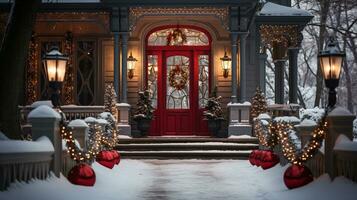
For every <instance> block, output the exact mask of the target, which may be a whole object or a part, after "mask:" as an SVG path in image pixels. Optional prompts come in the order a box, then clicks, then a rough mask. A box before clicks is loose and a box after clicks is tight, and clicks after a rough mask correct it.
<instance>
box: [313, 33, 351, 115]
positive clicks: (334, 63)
mask: <svg viewBox="0 0 357 200" xmlns="http://www.w3.org/2000/svg"><path fill="white" fill-rule="evenodd" d="M318 57H319V59H320V67H321V72H322V75H323V76H324V79H325V86H326V87H327V88H329V96H328V106H329V107H330V108H332V107H333V106H334V105H335V104H336V90H335V89H336V87H338V83H339V81H340V74H341V67H342V61H343V57H345V53H344V52H342V51H340V49H339V48H338V44H337V41H336V40H335V38H334V37H330V40H329V42H328V43H327V47H325V49H324V50H322V51H320V53H319V55H318Z"/></svg>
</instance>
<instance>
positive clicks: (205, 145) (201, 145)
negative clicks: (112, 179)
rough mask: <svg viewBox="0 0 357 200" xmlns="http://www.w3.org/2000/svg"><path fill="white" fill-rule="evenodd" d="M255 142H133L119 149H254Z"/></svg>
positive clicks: (120, 146)
mask: <svg viewBox="0 0 357 200" xmlns="http://www.w3.org/2000/svg"><path fill="white" fill-rule="evenodd" d="M258 148H259V145H258V144H253V143H228V142H194V143H189V142H186V143H131V144H118V145H117V146H116V149H117V150H119V151H192V150H236V151H237V150H253V149H258Z"/></svg>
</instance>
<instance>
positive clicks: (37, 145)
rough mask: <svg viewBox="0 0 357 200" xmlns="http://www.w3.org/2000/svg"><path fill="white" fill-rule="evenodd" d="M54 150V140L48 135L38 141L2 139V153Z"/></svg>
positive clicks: (0, 147)
mask: <svg viewBox="0 0 357 200" xmlns="http://www.w3.org/2000/svg"><path fill="white" fill-rule="evenodd" d="M49 151H54V148H53V145H52V142H51V141H50V140H49V139H48V137H46V136H42V137H40V138H38V139H37V140H36V141H25V140H0V154H5V153H24V152H49Z"/></svg>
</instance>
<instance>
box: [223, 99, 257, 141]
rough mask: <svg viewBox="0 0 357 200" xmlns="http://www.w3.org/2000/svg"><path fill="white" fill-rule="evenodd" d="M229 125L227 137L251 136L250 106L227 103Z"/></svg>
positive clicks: (246, 103)
mask: <svg viewBox="0 0 357 200" xmlns="http://www.w3.org/2000/svg"><path fill="white" fill-rule="evenodd" d="M227 107H228V110H229V125H228V136H231V135H250V136H251V135H252V125H251V124H250V122H249V110H250V107H251V104H250V103H249V102H245V103H232V102H231V103H228V105H227Z"/></svg>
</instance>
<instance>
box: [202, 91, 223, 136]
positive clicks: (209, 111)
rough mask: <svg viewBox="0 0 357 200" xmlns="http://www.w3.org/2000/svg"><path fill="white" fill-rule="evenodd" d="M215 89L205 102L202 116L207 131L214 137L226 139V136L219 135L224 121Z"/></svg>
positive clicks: (219, 97) (219, 98)
mask: <svg viewBox="0 0 357 200" xmlns="http://www.w3.org/2000/svg"><path fill="white" fill-rule="evenodd" d="M216 90H217V87H215V89H214V91H213V93H212V96H211V97H210V98H209V99H208V100H207V104H206V106H205V109H206V110H205V111H204V112H203V115H204V116H205V120H207V121H208V129H209V130H210V131H211V132H212V133H213V136H214V137H228V134H219V130H220V129H221V126H222V122H223V121H224V117H223V110H222V106H221V99H222V97H221V96H217V93H216Z"/></svg>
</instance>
